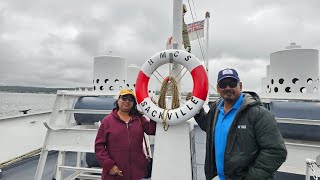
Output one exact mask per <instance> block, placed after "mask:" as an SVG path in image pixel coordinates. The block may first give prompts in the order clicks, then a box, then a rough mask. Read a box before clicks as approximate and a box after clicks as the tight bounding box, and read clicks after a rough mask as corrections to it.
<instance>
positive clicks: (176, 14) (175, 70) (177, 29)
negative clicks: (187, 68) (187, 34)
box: [172, 0, 183, 92]
mask: <svg viewBox="0 0 320 180" xmlns="http://www.w3.org/2000/svg"><path fill="white" fill-rule="evenodd" d="M182 18H183V16H182V0H173V26H172V28H173V29H172V45H173V49H182ZM180 70H181V65H179V64H177V63H174V64H173V66H172V76H173V77H176V80H179V79H180V78H181V75H179V72H180ZM180 74H181V73H180ZM177 86H178V90H179V92H180V89H181V82H179V83H178V85H177Z"/></svg>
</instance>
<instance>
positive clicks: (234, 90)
mask: <svg viewBox="0 0 320 180" xmlns="http://www.w3.org/2000/svg"><path fill="white" fill-rule="evenodd" d="M217 90H218V93H220V96H221V97H222V98H223V99H224V100H225V101H227V102H231V103H235V102H236V101H237V100H238V98H239V97H240V91H241V90H242V83H241V82H238V81H237V80H236V79H233V78H225V79H223V80H221V81H220V82H219V83H218V84H217Z"/></svg>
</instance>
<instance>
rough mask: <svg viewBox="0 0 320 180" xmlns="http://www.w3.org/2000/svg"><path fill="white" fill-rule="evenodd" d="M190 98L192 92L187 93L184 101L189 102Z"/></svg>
mask: <svg viewBox="0 0 320 180" xmlns="http://www.w3.org/2000/svg"><path fill="white" fill-rule="evenodd" d="M191 98H192V92H189V93H188V94H187V97H186V100H187V101H189V100H190V99H191Z"/></svg>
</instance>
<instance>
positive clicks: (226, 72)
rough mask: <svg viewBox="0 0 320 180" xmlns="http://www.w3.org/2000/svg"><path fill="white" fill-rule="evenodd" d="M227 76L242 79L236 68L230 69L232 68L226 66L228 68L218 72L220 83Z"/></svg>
mask: <svg viewBox="0 0 320 180" xmlns="http://www.w3.org/2000/svg"><path fill="white" fill-rule="evenodd" d="M225 78H233V79H236V80H237V81H240V78H239V76H238V72H237V71H236V70H234V69H230V68H226V69H223V70H221V71H220V72H219V74H218V81H217V82H218V83H219V82H220V81H221V80H223V79H225Z"/></svg>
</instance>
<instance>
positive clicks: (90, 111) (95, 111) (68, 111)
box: [65, 109, 112, 114]
mask: <svg viewBox="0 0 320 180" xmlns="http://www.w3.org/2000/svg"><path fill="white" fill-rule="evenodd" d="M65 112H66V113H79V114H110V113H111V112H112V110H98V109H65Z"/></svg>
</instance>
